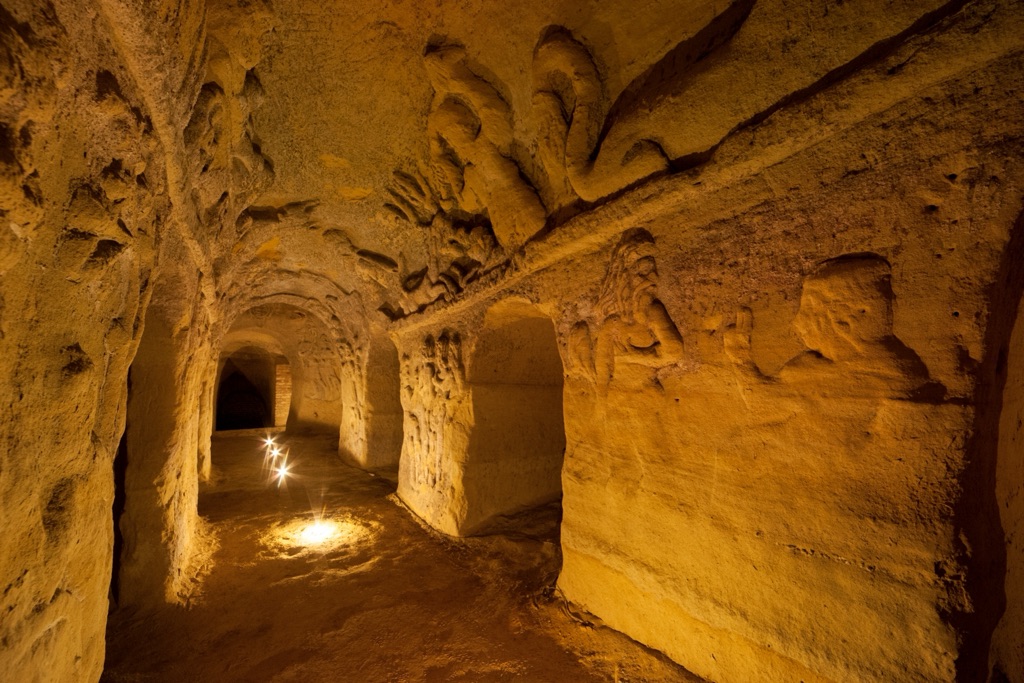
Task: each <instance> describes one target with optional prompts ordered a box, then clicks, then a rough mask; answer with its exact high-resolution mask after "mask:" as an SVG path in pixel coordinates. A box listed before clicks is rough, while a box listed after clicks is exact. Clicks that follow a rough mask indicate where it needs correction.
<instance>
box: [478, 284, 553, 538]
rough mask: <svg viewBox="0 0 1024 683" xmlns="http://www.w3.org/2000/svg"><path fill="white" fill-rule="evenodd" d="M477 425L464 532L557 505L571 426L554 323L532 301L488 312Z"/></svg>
mask: <svg viewBox="0 0 1024 683" xmlns="http://www.w3.org/2000/svg"><path fill="white" fill-rule="evenodd" d="M468 380H469V383H470V385H471V390H472V395H473V415H474V419H475V425H474V429H473V433H472V436H471V437H470V444H469V452H468V454H467V460H466V466H465V472H464V476H463V484H464V487H465V495H466V501H467V507H468V510H467V515H466V521H465V525H464V529H465V530H466V531H467V533H473V532H476V531H480V530H481V529H483V528H485V527H486V526H487V524H488V523H489V522H490V521H492V520H494V519H495V518H496V517H500V516H504V515H510V514H513V513H516V512H518V511H521V510H525V509H528V508H531V507H535V506H539V505H543V504H545V503H550V502H552V501H555V500H558V499H560V498H561V495H562V480H561V472H562V460H563V456H564V454H565V426H564V421H563V416H562V382H563V370H562V360H561V356H560V355H559V353H558V343H557V339H556V336H555V328H554V324H553V323H552V322H551V319H550V318H548V317H547V316H546V315H545V314H544V313H543V312H541V311H540V310H539V309H538V308H536V307H535V306H533V305H532V304H529V303H528V302H518V301H512V302H503V303H500V304H497V305H495V306H494V307H493V308H492V309H491V310H489V311H488V312H487V316H486V318H485V323H484V329H483V331H482V332H481V333H480V336H479V339H478V341H477V344H476V348H475V352H474V355H473V359H472V363H471V364H470V367H469V377H468Z"/></svg>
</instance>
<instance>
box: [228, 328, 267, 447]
mask: <svg viewBox="0 0 1024 683" xmlns="http://www.w3.org/2000/svg"><path fill="white" fill-rule="evenodd" d="M276 385H277V363H276V362H275V360H274V357H273V356H272V355H271V354H270V353H268V352H266V351H264V350H263V349H260V348H257V347H255V346H249V347H245V348H242V349H238V350H237V351H235V352H233V353H232V354H231V355H229V356H228V357H227V358H224V359H223V360H222V368H221V371H220V374H219V380H218V382H217V413H216V420H215V424H216V428H217V431H226V430H233V429H258V428H263V427H273V426H274V423H275V415H274V414H275V410H274V408H275V405H276V401H275V389H276Z"/></svg>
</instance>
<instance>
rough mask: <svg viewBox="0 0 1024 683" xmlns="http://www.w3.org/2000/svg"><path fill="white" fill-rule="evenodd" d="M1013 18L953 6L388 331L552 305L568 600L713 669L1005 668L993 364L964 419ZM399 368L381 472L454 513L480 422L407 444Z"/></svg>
mask: <svg viewBox="0 0 1024 683" xmlns="http://www.w3.org/2000/svg"><path fill="white" fill-rule="evenodd" d="M989 11H992V12H994V13H993V14H987V12H989ZM1017 12H1019V8H1013V9H1011V8H1010V7H1009V6H1007V5H1005V4H1001V5H1000V4H998V3H996V4H994V5H993V6H991V7H989V9H987V10H983V9H982V8H981V7H980V6H972V7H970V8H969V9H967V10H965V11H963V12H961V13H958V14H956V15H955V16H953V17H951V18H950V19H949V20H947V21H944V22H941V23H940V24H939V25H938V26H939V28H936V29H934V30H933V32H931V33H929V34H927V35H926V36H923V37H919V38H913V37H911V38H910V39H909V40H908V41H907V43H906V44H905V45H903V46H900V47H898V48H896V49H894V51H893V52H892V53H890V54H889V55H888V56H884V57H881V58H879V59H878V60H877V61H876V62H874V63H871V64H867V65H864V66H862V67H860V68H859V69H858V70H856V71H855V72H853V73H851V74H849V75H848V76H847V77H845V78H844V79H837V80H835V81H833V82H831V83H830V85H829V86H828V87H827V88H823V89H821V90H820V91H818V92H813V93H808V94H807V96H806V97H805V98H803V99H799V100H796V101H793V102H791V103H789V104H788V105H787V106H785V107H782V108H780V109H778V110H777V111H775V112H774V113H773V114H772V115H771V116H770V117H768V118H766V119H765V120H764V121H763V122H759V123H758V124H757V125H756V126H755V127H753V128H750V129H748V130H743V131H741V132H739V133H734V134H733V135H732V136H730V137H729V138H728V139H727V140H726V141H725V142H723V143H722V144H721V145H720V146H718V147H717V148H716V149H715V151H714V154H713V155H712V156H711V157H710V158H709V159H708V160H707V161H705V162H703V164H702V165H701V166H699V167H698V168H696V169H694V170H693V171H690V172H688V173H686V174H684V175H682V176H676V177H668V178H665V179H663V180H657V181H655V182H653V183H649V184H648V185H645V186H643V187H641V188H640V189H637V190H634V191H632V192H629V193H626V194H625V195H623V196H621V197H620V198H618V199H616V200H614V201H612V202H610V203H608V204H607V205H605V206H601V207H598V208H594V209H591V210H589V211H587V212H585V213H583V214H581V215H579V216H578V217H576V218H573V219H570V220H568V222H566V223H565V224H564V225H561V226H558V227H557V228H555V229H554V230H553V231H552V232H551V233H550V234H548V235H546V236H544V237H542V238H540V239H537V240H533V241H532V242H530V243H528V244H527V245H526V247H525V249H523V250H521V251H520V252H519V254H518V255H517V257H516V267H515V270H514V271H512V272H506V273H504V274H502V275H501V276H499V277H494V278H490V279H487V278H484V279H483V280H480V281H477V282H475V283H471V284H470V285H469V286H468V288H467V290H466V292H465V293H464V294H462V295H461V296H460V297H459V298H458V299H457V300H455V301H454V302H453V303H451V304H449V305H446V306H445V305H442V306H437V305H435V306H431V307H428V308H427V309H426V310H425V312H424V313H423V314H421V315H420V316H416V317H412V318H410V319H408V321H406V322H402V323H400V324H398V325H397V330H398V331H397V332H396V336H397V337H398V338H399V339H400V340H401V341H402V343H403V348H413V346H414V344H415V342H416V340H422V339H423V338H424V335H425V334H437V332H436V330H440V329H444V330H445V335H446V336H447V338H448V339H454V338H459V339H461V340H462V341H463V347H464V348H465V347H466V346H467V344H468V345H469V346H470V348H473V345H474V344H476V343H478V341H477V336H478V334H479V331H480V330H481V329H482V325H481V321H482V320H483V314H484V312H485V311H486V310H487V309H488V308H490V307H491V306H493V305H494V304H495V303H496V302H501V301H504V300H507V299H509V298H512V297H514V298H516V299H517V300H518V299H526V300H528V301H530V302H533V303H535V304H536V305H537V306H539V308H540V309H541V310H545V311H549V312H551V314H552V318H553V320H554V323H555V325H556V328H557V330H558V337H559V341H560V345H561V354H562V356H561V357H562V362H563V365H564V369H565V373H566V374H565V387H564V415H565V444H566V447H565V463H564V469H563V472H562V487H563V496H564V497H563V512H564V518H563V525H562V550H563V556H564V565H563V569H562V573H561V576H560V578H559V587H560V588H561V589H562V591H563V592H564V594H565V595H566V597H567V598H568V599H569V600H571V601H573V602H576V603H578V604H580V605H581V606H582V607H584V608H586V609H587V610H590V611H592V612H594V613H595V614H597V615H598V616H599V617H601V618H602V619H603V620H604V621H605V622H606V623H608V624H609V625H610V626H612V627H614V628H617V629H620V630H622V631H624V632H625V633H628V634H629V635H631V636H633V637H634V638H637V639H639V640H641V641H642V642H644V643H647V644H649V645H651V646H653V647H656V648H658V649H660V650H663V651H664V652H666V653H667V654H668V655H669V656H671V657H672V658H673V659H675V660H677V661H679V662H681V663H682V664H684V665H685V666H686V667H687V668H689V669H691V670H693V671H694V672H696V673H698V674H701V675H703V676H707V677H708V678H710V679H712V680H781V679H788V678H792V679H801V680H860V679H872V680H873V679H879V680H953V679H955V678H957V677H958V676H962V677H965V678H967V679H970V678H972V677H974V676H982V677H983V676H984V674H983V673H979V672H984V671H985V670H986V669H987V667H988V666H989V665H990V664H995V665H997V666H998V667H999V668H1000V670H1001V671H1004V672H1012V673H1009V674H1008V675H1010V676H1011V680H1013V679H1012V676H1013V675H1015V674H1016V671H1017V668H1015V667H1019V664H1018V663H1017V662H1018V661H1019V653H1018V652H1017V651H1016V650H1014V649H1013V648H1014V646H1013V645H1011V643H1016V642H1020V639H1021V632H1020V629H1019V626H1016V625H1011V624H1015V622H1014V621H1012V620H1011V619H1007V618H1006V617H1005V616H1004V618H1003V621H1002V625H1001V626H1000V630H998V631H996V636H995V641H994V643H995V644H994V648H995V649H994V650H993V652H994V654H993V657H992V662H991V663H990V661H989V634H991V633H992V632H993V628H994V627H995V626H996V620H997V619H998V618H999V615H1000V612H1001V611H1002V609H1003V608H1002V607H1001V605H1002V604H1003V601H1004V600H1005V601H1006V605H1007V607H1006V610H1007V615H1010V614H1011V612H1012V610H1016V609H1017V607H1016V603H1017V602H1019V601H1017V599H1016V597H1015V596H1016V588H1015V586H1016V584H1017V582H1018V581H1017V579H1016V578H1015V576H1016V575H1015V573H1014V572H1015V570H1014V566H1015V564H1014V563H1015V562H1016V560H1015V559H1012V558H1013V557H1015V556H1014V555H1013V552H1015V551H1011V552H1010V556H1009V557H1007V556H1006V553H1007V550H1006V547H1007V546H1006V545H1005V544H1006V539H1005V538H1004V537H1003V533H1002V530H1003V527H1002V526H1001V525H1000V512H999V510H1000V509H1001V510H1003V512H1002V515H1003V519H1004V521H1003V522H1002V524H1004V525H1007V526H1006V531H1007V534H1009V536H1007V538H1013V536H1012V534H1014V533H1015V531H1014V530H1015V528H1016V525H1017V521H1015V520H1016V519H1017V517H1018V516H1017V515H1015V514H1014V513H1013V512H1010V511H1009V510H1011V508H1010V507H1007V506H1006V505H1004V504H1002V503H1000V504H999V507H998V508H997V499H996V489H995V481H996V477H995V472H996V467H997V463H999V465H998V467H1000V468H1002V469H1001V470H1000V471H1001V472H1002V473H1003V475H1002V476H1004V478H1005V483H1001V484H1000V487H1001V488H1000V490H1001V491H1003V493H1001V494H1000V495H1001V496H1003V499H1004V501H1005V502H1008V503H1009V504H1010V505H1011V506H1012V505H1013V504H1014V503H1012V501H1014V500H1016V494H1015V493H1014V491H1016V490H1017V487H1019V484H1020V482H1019V476H1017V475H1018V474H1019V473H1017V472H1016V469H1015V468H1016V465H1015V464H1014V463H1015V462H1017V460H1019V458H1018V457H1017V454H1016V452H1015V450H1014V449H1015V446H1014V443H1015V442H1014V441H1013V439H1014V438H1015V437H1014V436H1013V426H1012V425H1013V424H1015V423H1014V422H1013V417H1012V411H1013V410H1014V408H1013V406H1015V405H1016V398H1015V394H1014V392H1015V391H1016V389H1014V387H1015V386H1016V385H1015V384H1014V382H1015V380H1014V379H1013V377H1014V376H1015V375H1014V374H1013V373H1014V372H1015V370H1014V369H1013V368H1014V367H1015V366H1012V365H1011V366H1010V368H1011V369H1010V370H1009V372H1010V373H1011V374H1010V379H1009V380H1006V387H1007V388H1006V390H1005V392H1006V393H1005V394H1003V396H1004V398H1003V399H1002V400H1003V402H1004V404H1005V405H1007V406H1009V407H1010V411H1011V413H1003V414H1004V418H1003V420H1004V427H1003V429H1004V432H1006V434H1007V435H1006V436H1005V437H1002V440H1001V441H999V442H998V447H997V442H996V440H995V439H992V438H989V436H988V435H989V434H991V433H994V432H993V431H992V430H987V427H986V426H987V425H990V424H991V419H992V415H998V414H999V409H1000V406H999V405H998V403H993V402H992V400H991V397H990V396H989V393H990V392H989V391H988V389H987V387H992V386H997V387H1000V391H1002V389H1001V387H1002V380H1000V379H999V377H1001V376H1002V375H1001V374H1000V373H1002V372H1004V370H998V369H997V366H999V365H1000V363H1002V364H1003V365H1005V361H999V359H998V357H999V349H1000V348H1001V347H1003V346H1006V347H1007V348H1014V347H1013V343H1014V342H1006V340H1004V341H1003V342H1000V341H999V340H998V335H997V334H996V333H995V330H997V329H1001V326H1002V327H1005V325H1004V324H1003V323H1000V322H999V320H1002V319H1004V318H1005V317H1006V316H1007V313H1006V310H1005V309H1006V307H1007V306H1008V305H1012V306H1013V307H1014V308H1013V310H1016V306H1017V305H1018V302H1019V295H1020V291H1019V287H1018V288H1017V289H1013V287H1011V286H1010V285H1008V284H1007V283H1005V282H1004V281H1003V280H1004V278H1003V276H1002V275H1001V273H1002V272H1003V271H1004V270H1005V268H1006V267H1007V265H1006V264H1008V263H1015V261H1014V259H1017V258H1019V256H1020V254H1019V240H1020V237H1019V235H1018V236H1014V230H1018V231H1019V216H1020V215H1021V211H1022V209H1024V175H1022V173H1021V171H1022V170H1024V169H1022V166H1021V163H1020V159H1021V155H1020V151H1021V140H1022V137H1021V133H1022V132H1024V131H1022V128H1021V119H1020V117H1019V116H1017V115H1014V114H1012V113H1011V112H1012V111H1015V110H1018V109H1019V107H1020V104H1021V102H1020V100H1019V93H1020V90H1019V88H1018V87H1016V86H1014V87H1013V88H1011V89H1010V90H1007V89H1006V87H1005V85H1006V83H1007V81H1008V79H1009V80H1010V81H1012V82H1014V83H1019V73H1020V72H1021V71H1020V70H1021V67H1022V63H1021V61H1020V59H1021V57H1020V55H1021V51H1020V44H1019V40H1018V39H1017V38H1012V37H1011V33H1010V31H1011V27H1012V26H1013V25H1015V22H1018V21H1019V20H1020V19H1021V17H1020V16H1019V14H1017ZM752 18H753V15H751V19H750V20H752ZM748 21H749V20H748ZM741 31H742V30H741ZM739 35H740V34H739V33H738V34H737V36H739ZM978 45H985V46H986V47H985V48H984V49H981V50H979V49H976V48H977V47H978ZM720 49H724V48H720ZM709 68H710V67H709ZM1013 74H1017V75H1013ZM1009 93H1013V94H1009ZM1008 94H1009V96H1008ZM840 103H841V104H840ZM812 122H813V123H812ZM1014 244H1017V245H1018V246H1017V247H1014V246H1013V245H1014ZM1014 267H1015V268H1017V269H1019V265H1017V266H1014ZM1014 292H1015V293H1016V294H1015V296H1016V298H1014ZM1008 299H1009V300H1012V301H1010V303H1009V304H1008V303H1007V300H1008ZM1009 315H1010V316H1011V317H1012V315H1013V314H1012V313H1010V314H1009ZM1008 329H1009V328H1008V327H1007V330H1008ZM992 335H995V336H992ZM1006 337H1007V339H1008V337H1009V332H1008V331H1007V332H1006ZM432 338H434V337H432ZM450 355H451V354H449V356H450ZM431 357H432V356H431V354H430V353H424V354H422V358H423V359H429V358H431ZM467 357H470V358H471V357H472V353H468V354H467V353H466V352H465V351H464V352H463V353H462V358H467ZM1011 358H1012V356H1011ZM406 361H407V362H409V361H413V362H412V363H411V364H410V367H411V368H412V369H413V371H410V372H409V373H408V375H407V379H406V381H405V386H406V392H405V393H404V394H403V402H404V405H405V407H406V411H407V422H406V444H405V446H406V450H405V451H403V460H402V472H403V474H402V478H401V484H400V488H399V494H400V495H401V496H402V497H403V499H404V500H406V501H407V502H408V503H409V504H410V506H411V507H412V509H413V510H414V511H415V512H417V514H420V515H421V516H423V517H424V518H425V519H427V520H428V521H429V522H431V523H432V524H434V525H435V526H437V527H438V528H440V529H442V530H443V531H446V532H448V533H465V532H467V531H472V529H471V528H468V527H464V526H462V521H463V520H466V519H472V518H473V516H474V514H478V511H477V510H475V509H474V508H473V505H472V502H471V500H472V499H471V496H469V495H467V490H468V484H467V475H466V473H467V472H469V471H470V470H471V468H472V461H471V456H470V455H468V454H467V453H468V450H467V449H466V446H465V444H466V443H468V442H470V441H472V439H473V435H474V432H475V431H476V430H477V429H479V423H478V419H477V416H476V415H475V414H471V413H470V412H469V409H468V408H467V407H466V406H467V399H466V398H462V399H461V400H458V401H447V402H443V404H444V405H446V406H453V407H454V410H452V412H450V413H446V414H443V415H438V416H437V419H436V420H435V422H438V421H439V422H440V425H439V426H437V427H435V428H433V429H432V431H431V433H432V434H441V435H442V437H440V438H441V439H448V440H447V441H446V442H444V446H443V448H437V447H434V446H432V445H430V443H429V441H427V440H423V439H419V440H417V438H416V437H414V436H413V435H412V434H413V432H414V429H415V428H416V426H417V425H419V424H420V423H421V422H423V418H421V417H420V416H418V415H417V416H416V419H413V414H415V413H416V410H418V409H419V408H418V406H422V405H423V404H425V403H429V400H426V398H425V396H426V394H427V392H426V391H424V390H423V389H422V388H424V387H430V386H438V384H439V383H438V382H433V383H432V382H431V381H429V378H427V377H425V378H423V379H422V380H417V379H416V377H417V375H416V372H415V371H414V370H415V368H417V367H420V368H424V367H431V366H430V363H429V362H420V363H419V364H417V363H416V362H415V361H414V356H413V355H412V354H411V353H410V354H408V357H407V358H406ZM427 374H428V375H430V374H431V373H430V372H428V373H427ZM469 374H470V375H472V368H471V367H470V368H469ZM440 386H442V387H444V386H446V385H445V384H444V382H440ZM417 387H419V388H417ZM431 391H433V390H431ZM447 393H448V394H449V395H451V394H452V392H451V391H447ZM471 394H472V389H471V388H468V389H467V388H464V389H463V390H462V392H461V393H458V392H457V393H456V395H458V396H463V397H465V396H471ZM468 402H469V403H472V401H471V400H470V401H468ZM438 403H442V402H438ZM410 408H412V410H411V411H410ZM460 411H461V412H460ZM410 413H411V414H410ZM1006 415H1010V417H1006ZM437 452H441V453H442V454H443V455H442V456H441V457H440V458H438V457H437V455H436V453H437ZM431 458H433V459H431ZM435 472H436V473H439V474H437V475H434V474H433V473H435ZM424 477H425V478H427V479H428V480H427V481H426V482H425V483H423V484H419V483H417V482H418V481H419V479H418V478H424ZM431 477H435V478H436V481H434V480H433V479H430V478H431ZM1004 563H1006V564H1007V566H1009V567H1010V573H1009V575H1008V577H1007V578H1006V579H1005V581H1006V589H1005V596H1004V589H1003V582H1004V576H1003V570H1002V567H1003V565H1004ZM897 614H898V615H899V617H898V619H896V618H894V615H897Z"/></svg>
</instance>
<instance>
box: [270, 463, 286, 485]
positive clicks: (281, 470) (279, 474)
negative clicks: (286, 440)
mask: <svg viewBox="0 0 1024 683" xmlns="http://www.w3.org/2000/svg"><path fill="white" fill-rule="evenodd" d="M289 474H290V472H289V471H288V462H287V461H285V462H282V463H281V464H280V465H278V466H277V467H275V468H274V477H275V478H276V479H277V485H278V487H280V486H281V482H283V481H284V478H285V477H287V476H288V475H289Z"/></svg>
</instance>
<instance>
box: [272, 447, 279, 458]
mask: <svg viewBox="0 0 1024 683" xmlns="http://www.w3.org/2000/svg"><path fill="white" fill-rule="evenodd" d="M280 455H281V449H280V448H277V447H276V446H275V447H274V448H271V449H270V457H271V458H277V457H278V456H280Z"/></svg>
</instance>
